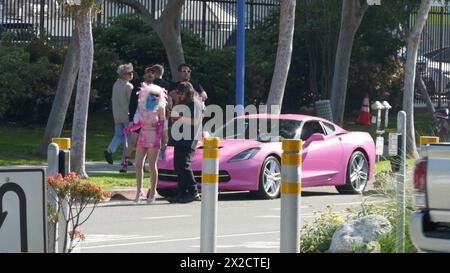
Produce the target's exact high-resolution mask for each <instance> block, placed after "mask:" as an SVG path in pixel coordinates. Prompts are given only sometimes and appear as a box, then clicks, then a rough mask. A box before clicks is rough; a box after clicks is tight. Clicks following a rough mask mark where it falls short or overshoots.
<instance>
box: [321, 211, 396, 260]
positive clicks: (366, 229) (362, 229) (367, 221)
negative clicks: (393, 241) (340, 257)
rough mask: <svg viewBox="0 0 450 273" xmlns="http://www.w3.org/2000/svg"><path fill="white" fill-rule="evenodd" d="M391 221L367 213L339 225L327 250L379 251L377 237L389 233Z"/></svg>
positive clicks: (341, 251)
mask: <svg viewBox="0 0 450 273" xmlns="http://www.w3.org/2000/svg"><path fill="white" fill-rule="evenodd" d="M391 230H392V226H391V223H389V221H388V219H386V218H385V217H383V216H381V215H368V216H364V217H361V218H359V219H356V220H352V221H350V222H348V223H346V224H344V225H342V226H341V227H339V228H338V229H337V230H336V231H335V232H334V234H333V239H332V241H331V246H330V249H329V250H328V251H329V252H332V253H348V252H380V245H379V243H378V242H376V241H377V240H378V238H379V237H380V236H381V235H385V234H389V233H390V232H391Z"/></svg>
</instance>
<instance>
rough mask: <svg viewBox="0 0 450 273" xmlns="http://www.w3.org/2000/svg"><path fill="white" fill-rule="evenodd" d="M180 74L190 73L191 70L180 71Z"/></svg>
mask: <svg viewBox="0 0 450 273" xmlns="http://www.w3.org/2000/svg"><path fill="white" fill-rule="evenodd" d="M181 72H184V73H191V70H181Z"/></svg>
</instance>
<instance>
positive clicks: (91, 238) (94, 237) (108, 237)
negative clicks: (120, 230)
mask: <svg viewBox="0 0 450 273" xmlns="http://www.w3.org/2000/svg"><path fill="white" fill-rule="evenodd" d="M158 237H161V236H156V235H149V236H139V235H114V234H89V235H88V236H86V238H87V240H86V241H84V242H82V244H83V245H85V244H96V243H103V242H110V241H124V240H142V239H148V238H158Z"/></svg>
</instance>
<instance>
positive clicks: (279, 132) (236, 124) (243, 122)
mask: <svg viewBox="0 0 450 273" xmlns="http://www.w3.org/2000/svg"><path fill="white" fill-rule="evenodd" d="M301 124H302V122H301V121H299V120H289V119H262V118H245V119H233V120H231V121H229V122H227V123H226V124H225V125H224V126H222V127H220V128H219V129H217V130H216V132H214V134H213V136H215V137H219V138H221V139H251V140H257V141H262V142H278V141H282V140H283V139H292V138H294V137H295V135H296V134H297V133H298V130H299V128H300V125H301Z"/></svg>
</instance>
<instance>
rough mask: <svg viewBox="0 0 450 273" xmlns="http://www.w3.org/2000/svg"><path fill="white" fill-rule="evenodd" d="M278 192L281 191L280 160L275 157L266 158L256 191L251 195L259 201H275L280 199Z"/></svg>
mask: <svg viewBox="0 0 450 273" xmlns="http://www.w3.org/2000/svg"><path fill="white" fill-rule="evenodd" d="M267 168H268V169H267ZM271 168H273V169H271ZM265 170H266V172H265ZM280 191H281V164H280V160H279V159H278V158H276V157H275V156H268V157H267V158H266V159H265V160H264V162H263V164H262V166H261V174H260V176H259V185H258V191H252V192H251V193H252V194H253V195H254V196H256V197H258V198H260V199H276V198H278V197H280Z"/></svg>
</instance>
